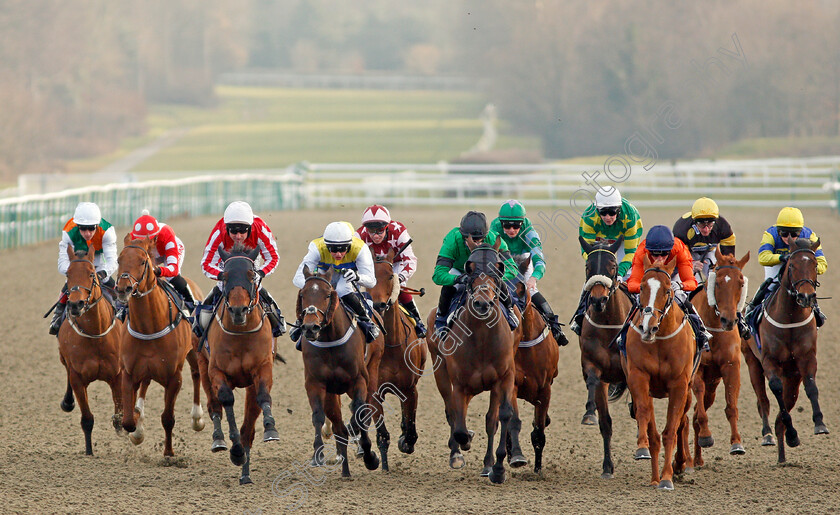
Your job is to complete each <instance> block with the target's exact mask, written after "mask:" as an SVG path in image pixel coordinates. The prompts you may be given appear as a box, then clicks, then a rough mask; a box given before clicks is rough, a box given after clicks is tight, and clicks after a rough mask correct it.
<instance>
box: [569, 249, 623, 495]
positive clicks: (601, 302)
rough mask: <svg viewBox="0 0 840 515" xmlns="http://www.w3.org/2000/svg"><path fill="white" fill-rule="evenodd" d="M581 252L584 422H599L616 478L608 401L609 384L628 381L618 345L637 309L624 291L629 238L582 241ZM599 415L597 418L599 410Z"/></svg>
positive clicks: (605, 473) (606, 470)
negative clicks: (622, 263) (622, 255)
mask: <svg viewBox="0 0 840 515" xmlns="http://www.w3.org/2000/svg"><path fill="white" fill-rule="evenodd" d="M578 241H580V245H581V248H583V250H584V251H585V252H586V264H585V273H586V283H585V284H584V289H586V290H588V291H589V299H588V301H587V307H586V313H585V315H584V318H583V323H582V324H581V331H580V364H581V369H582V371H583V380H584V381H585V383H586V389H587V393H588V395H587V399H586V413H585V414H584V415H583V419H582V420H581V424H583V425H594V424H595V421H596V419H597V422H598V427H599V429H600V432H601V438H602V439H603V441H604V460H603V462H602V463H601V477H602V478H604V479H610V478H612V477H613V473H614V471H615V466H614V463H613V459H612V450H611V440H612V417H611V416H610V408H609V403H608V402H607V401H608V398H607V386H608V385H609V384H614V383H625V382H626V379H625V376H624V369H623V368H622V366H621V353H620V352H619V349H618V345H617V344H616V343H615V340H616V338H617V337H618V334H619V332H620V331H621V328H622V326H623V325H624V321H625V320H626V319H627V316H628V315H629V313H630V310H631V309H632V307H633V302H632V301H631V300H630V297H629V295H628V294H625V293H624V292H623V291H619V284H620V283H619V277H618V258H617V257H616V255H615V253H616V251H617V250H618V249H619V248H621V245H622V244H623V242H624V236H623V235H622V236H620V237H619V238H618V240H616V241H615V242H613V243H612V244H608V243H606V242H596V243H589V242H587V241H586V240H584V239H583V238H581V237H578ZM596 409H597V410H598V416H597V418H596V416H595V410H596Z"/></svg>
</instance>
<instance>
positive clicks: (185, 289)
mask: <svg viewBox="0 0 840 515" xmlns="http://www.w3.org/2000/svg"><path fill="white" fill-rule="evenodd" d="M169 284H170V285H171V286H172V287H173V288H175V291H176V292H178V295H180V296H181V298H182V299H184V316H185V317H189V316H190V313H192V312H193V310H194V309H195V296H194V295H193V292H192V289H191V288H190V285H189V284H188V283H187V281H186V279H184V277H183V276H182V275H181V274H178V275H176V276H175V277H170V278H169Z"/></svg>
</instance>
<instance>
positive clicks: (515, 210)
mask: <svg viewBox="0 0 840 515" xmlns="http://www.w3.org/2000/svg"><path fill="white" fill-rule="evenodd" d="M499 218H500V219H502V220H523V219H525V206H523V205H522V204H520V203H519V201H518V200H508V201H507V202H505V203H504V204H502V207H500V208H499Z"/></svg>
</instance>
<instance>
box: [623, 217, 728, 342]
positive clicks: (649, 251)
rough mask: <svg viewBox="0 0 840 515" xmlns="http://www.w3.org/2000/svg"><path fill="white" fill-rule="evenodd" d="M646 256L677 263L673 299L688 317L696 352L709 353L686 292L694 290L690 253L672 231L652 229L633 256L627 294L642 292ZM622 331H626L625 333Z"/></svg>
mask: <svg viewBox="0 0 840 515" xmlns="http://www.w3.org/2000/svg"><path fill="white" fill-rule="evenodd" d="M645 256H648V259H650V260H651V261H652V260H654V259H656V258H657V257H660V256H667V258H666V259H665V261H666V262H668V261H671V260H672V259H675V260H676V261H677V266H676V269H677V271H678V273H679V276H680V282H676V281H674V282H672V283H671V286H672V287H677V289H676V291H675V292H674V299H675V300H676V301H677V303H678V304H679V306H680V307H681V308H682V310H683V311H684V312H685V314H686V315H687V316H688V321H689V323H690V324H691V328H692V329H693V330H694V337H695V340H696V342H697V349H698V350H709V338H710V337H711V335H710V334H709V333H708V332H706V326H705V325H704V324H703V320H701V319H700V315H698V314H697V310H695V309H694V305H693V304H692V303H691V302H689V301H688V292H691V291H694V290H695V289H697V279H695V278H694V272H693V265H692V260H691V253H690V252H689V251H688V247H687V246H686V245H685V243H683V242H682V241H681V240H675V239H674V235H673V233H672V232H671V229H669V228H667V227H665V226H664V225H654V226H653V227H651V228H650V231H648V235H647V238H645V239H644V240H643V241H642V242H641V243H640V244H639V248H638V249H637V252H636V255H635V256H633V268H632V270H631V272H630V278H629V279H627V289H628V291H630V293H639V292H640V290H641V282H642V276H644V275H645V265H644V257H645ZM634 311H635V310H634ZM634 311H631V313H630V316H629V317H628V320H630V319H631V318H632V317H633V313H634ZM626 325H627V324H625V326H626ZM623 331H626V329H624V330H623ZM623 335H624V333H623ZM623 335H622V337H623Z"/></svg>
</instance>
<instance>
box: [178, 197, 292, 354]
mask: <svg viewBox="0 0 840 515" xmlns="http://www.w3.org/2000/svg"><path fill="white" fill-rule="evenodd" d="M235 243H240V244H244V245H246V246H248V247H251V248H256V249H259V250H260V255H261V256H262V259H263V265H262V267H260V268H259V269H258V270H257V275H258V276H259V278H260V279H259V283H258V284H259V288H258V295H259V298H260V304H262V307H263V309H264V310H265V313H266V316H267V317H268V320H269V322H270V323H271V330H272V334H273V335H274V337H275V338H276V337H278V336H280V335H282V334H283V333H285V332H286V323H285V321H284V320H283V315H282V314H281V313H280V308H279V307H278V306H277V303H276V302H274V299H273V298H272V297H271V294H270V293H268V290H266V289H265V288H263V286H262V282H261V281H262V279H264V278H265V276H267V275H269V274H271V272H273V271H274V269H275V268H276V267H277V263H278V262H279V260H280V258H279V257H278V256H277V241H275V239H274V235H273V234H271V229H270V228H269V227H268V225H266V223H265V222H264V221H263V220H262V218H260V217H258V216H254V212H253V210H251V206H250V205H249V204H248V203H247V202H242V201H239V200H237V201H235V202H231V203H230V205H228V207H227V208H226V209H225V214H224V216H223V217H222V219H221V220H219V221H218V222H216V225H215V226H214V227H213V230H212V231H210V237H209V238H208V239H207V244H206V245H205V247H204V255H203V256H202V258H201V270H202V271H203V272H204V275H206V276H207V277H209V278H210V279H215V280H218V281H221V274H222V267H223V266H224V264H223V263H222V258H221V256H219V247H221V248H223V249H225V251H228V252H229V251H230V250H231V248H233V245H234V244H235ZM222 291H223V288H222V287H221V286H220V284H218V283H217V284H216V286H215V287H214V288H213V290H212V291H210V294H209V295H208V296H207V298H206V299H204V301H203V302H202V304H204V305H205V306H213V307H215V305H216V302H217V301H218V300H219V298H220V297H221V295H222ZM199 318H200V317H198V316H196V317H195V322H194V324H193V330H194V331H195V332H196V334H199V335H200V334H201V333H203V331H204V329H206V328H204V327H201V324H200V323H199Z"/></svg>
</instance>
